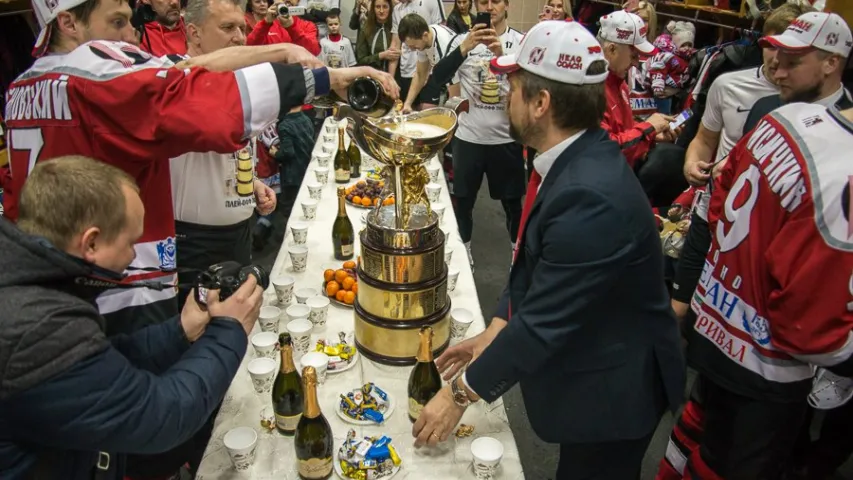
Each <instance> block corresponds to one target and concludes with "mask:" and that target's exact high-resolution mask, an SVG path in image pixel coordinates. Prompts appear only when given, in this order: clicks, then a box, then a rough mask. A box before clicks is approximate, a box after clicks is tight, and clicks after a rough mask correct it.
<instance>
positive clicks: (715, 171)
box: [711, 155, 729, 181]
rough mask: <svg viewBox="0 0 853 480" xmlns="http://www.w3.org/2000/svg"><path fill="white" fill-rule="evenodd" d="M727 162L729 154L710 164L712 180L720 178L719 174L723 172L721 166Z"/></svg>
mask: <svg viewBox="0 0 853 480" xmlns="http://www.w3.org/2000/svg"><path fill="white" fill-rule="evenodd" d="M727 163H729V156H728V155H726V156H725V157H723V158H722V159H720V161H719V162H716V163H714V164H712V165H711V176H712V177H714V180H715V181H716V180H719V179H720V174H721V173H723V168H724V167H725V166H726V164H727Z"/></svg>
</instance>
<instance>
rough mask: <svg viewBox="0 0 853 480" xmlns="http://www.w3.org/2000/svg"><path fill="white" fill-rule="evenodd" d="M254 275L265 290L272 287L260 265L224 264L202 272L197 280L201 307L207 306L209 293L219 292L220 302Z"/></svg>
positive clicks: (198, 300)
mask: <svg viewBox="0 0 853 480" xmlns="http://www.w3.org/2000/svg"><path fill="white" fill-rule="evenodd" d="M249 275H254V276H255V279H256V280H257V281H258V285H260V287H261V288H262V289H264V290H266V289H267V287H269V286H270V276H269V274H268V273H267V271H266V270H264V269H263V267H261V266H259V265H246V266H243V265H240V264H239V263H237V262H222V263H217V264H214V265H211V266H210V267H208V268H207V270H206V271H204V272H201V273H200V274H199V276H198V279H197V280H196V289H195V296H196V302H198V304H199V305H207V292H208V291H210V290H219V300H225V299H226V298H228V297H230V296H231V295H232V294H233V293H234V292H236V291H237V289H239V288H240V286H241V285H243V283H244V282H245V281H246V280H248V279H249Z"/></svg>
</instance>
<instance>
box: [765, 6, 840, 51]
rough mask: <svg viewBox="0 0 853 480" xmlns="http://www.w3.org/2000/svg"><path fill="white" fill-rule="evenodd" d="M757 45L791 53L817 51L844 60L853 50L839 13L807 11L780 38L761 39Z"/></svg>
mask: <svg viewBox="0 0 853 480" xmlns="http://www.w3.org/2000/svg"><path fill="white" fill-rule="evenodd" d="M758 44H759V45H761V46H762V47H765V48H770V47H775V48H780V49H782V50H791V51H794V52H797V51H806V50H810V49H813V48H816V49H818V50H823V51H825V52H829V53H835V54H838V55H841V56H842V57H844V58H847V57H849V56H850V50H851V49H853V35H851V33H850V27H848V26H847V22H845V21H844V19H843V18H841V17H840V16H839V15H838V14H835V13H824V12H810V13H804V14H802V15H800V16H799V17H797V19H796V20H794V21H793V22H791V24H790V25H788V28H787V29H786V30H785V31H784V32H783V33H781V34H780V35H771V36H769V37H764V38H762V39H761V40H759V41H758Z"/></svg>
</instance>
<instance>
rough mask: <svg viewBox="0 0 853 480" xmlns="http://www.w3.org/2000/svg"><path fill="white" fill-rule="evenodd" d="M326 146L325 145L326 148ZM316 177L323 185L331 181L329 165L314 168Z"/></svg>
mask: <svg viewBox="0 0 853 480" xmlns="http://www.w3.org/2000/svg"><path fill="white" fill-rule="evenodd" d="M325 148H326V147H323V149H325ZM314 177H315V178H316V179H317V181H318V182H320V183H321V184H323V185H326V184H327V183H329V167H317V168H315V169H314Z"/></svg>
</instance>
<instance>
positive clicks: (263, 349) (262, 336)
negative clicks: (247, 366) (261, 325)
mask: <svg viewBox="0 0 853 480" xmlns="http://www.w3.org/2000/svg"><path fill="white" fill-rule="evenodd" d="M277 346H278V335H276V333H275V332H261V333H256V334H254V335H252V347H254V349H255V355H256V356H257V357H258V358H275V354H276V347H277Z"/></svg>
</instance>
